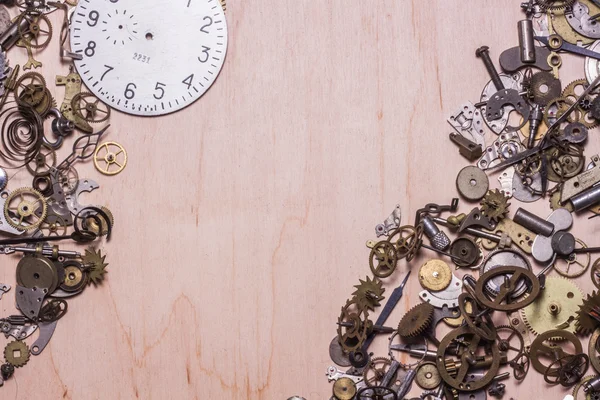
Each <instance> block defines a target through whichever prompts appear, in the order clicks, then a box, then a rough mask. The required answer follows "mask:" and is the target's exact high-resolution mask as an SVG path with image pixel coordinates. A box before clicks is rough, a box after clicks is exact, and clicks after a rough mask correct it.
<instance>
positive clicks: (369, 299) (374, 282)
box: [352, 276, 385, 311]
mask: <svg viewBox="0 0 600 400" xmlns="http://www.w3.org/2000/svg"><path fill="white" fill-rule="evenodd" d="M359 282H360V283H359V284H358V285H355V286H354V287H355V288H356V290H355V291H354V293H352V296H354V299H353V300H354V301H356V303H357V304H358V306H359V307H360V308H368V309H369V310H371V311H373V310H375V307H379V306H380V305H381V303H380V302H381V300H383V299H384V298H385V297H384V296H383V292H385V289H384V288H383V282H381V280H379V279H377V278H374V279H371V278H370V277H369V276H367V277H366V278H365V280H364V281H363V280H362V279H359Z"/></svg>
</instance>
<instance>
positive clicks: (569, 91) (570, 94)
mask: <svg viewBox="0 0 600 400" xmlns="http://www.w3.org/2000/svg"><path fill="white" fill-rule="evenodd" d="M588 85H589V83H588V81H587V79H577V80H574V81H573V82H571V83H569V84H568V85H567V86H565V87H564V89H563V91H562V94H561V96H562V97H564V98H570V100H573V101H574V100H577V99H578V98H579V94H577V93H576V92H575V88H576V87H577V86H583V90H581V92H580V93H582V92H583V91H584V90H585V89H586V88H587V86H588Z"/></svg>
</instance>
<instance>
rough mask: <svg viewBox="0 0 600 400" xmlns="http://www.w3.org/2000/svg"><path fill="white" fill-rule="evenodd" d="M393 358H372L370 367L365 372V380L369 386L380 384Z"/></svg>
mask: <svg viewBox="0 0 600 400" xmlns="http://www.w3.org/2000/svg"><path fill="white" fill-rule="evenodd" d="M390 365H392V360H390V359H389V358H385V357H375V358H372V359H371V362H370V363H369V367H368V368H366V369H365V371H364V372H363V381H364V382H365V384H366V385H367V386H368V387H373V386H379V385H380V384H381V382H382V381H383V378H384V377H385V375H386V374H387V372H388V370H389V368H390Z"/></svg>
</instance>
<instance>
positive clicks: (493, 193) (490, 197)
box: [480, 189, 510, 223]
mask: <svg viewBox="0 0 600 400" xmlns="http://www.w3.org/2000/svg"><path fill="white" fill-rule="evenodd" d="M480 204H481V213H482V214H483V215H485V216H486V217H488V218H489V219H490V220H492V221H494V222H496V223H498V221H500V220H501V219H503V218H504V217H506V214H508V206H510V203H509V202H508V197H506V196H505V195H504V194H503V193H502V192H501V191H500V190H498V189H496V190H490V191H488V192H487V194H486V195H485V197H484V198H483V200H481V203H480Z"/></svg>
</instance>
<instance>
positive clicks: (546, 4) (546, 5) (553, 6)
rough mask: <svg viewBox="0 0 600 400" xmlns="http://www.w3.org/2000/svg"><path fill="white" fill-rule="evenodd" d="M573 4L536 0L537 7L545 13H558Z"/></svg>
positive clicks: (567, 0)
mask: <svg viewBox="0 0 600 400" xmlns="http://www.w3.org/2000/svg"><path fill="white" fill-rule="evenodd" d="M573 4H575V0H537V5H538V6H540V8H542V9H543V10H546V11H560V10H564V9H565V8H567V7H571V6H572V5H573Z"/></svg>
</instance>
